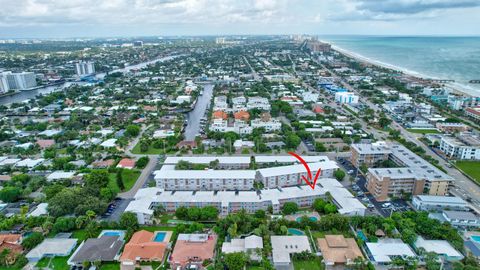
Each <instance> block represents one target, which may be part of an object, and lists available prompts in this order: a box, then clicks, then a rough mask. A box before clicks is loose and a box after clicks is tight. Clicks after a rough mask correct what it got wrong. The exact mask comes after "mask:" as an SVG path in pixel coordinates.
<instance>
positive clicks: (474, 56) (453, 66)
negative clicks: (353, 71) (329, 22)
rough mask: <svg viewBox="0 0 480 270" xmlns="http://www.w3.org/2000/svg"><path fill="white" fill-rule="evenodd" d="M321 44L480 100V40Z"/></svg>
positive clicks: (360, 39)
mask: <svg viewBox="0 0 480 270" xmlns="http://www.w3.org/2000/svg"><path fill="white" fill-rule="evenodd" d="M319 38H320V39H321V40H323V41H326V42H329V43H331V44H332V45H334V46H337V47H338V48H340V49H343V50H346V51H349V52H350V53H352V54H354V55H357V56H359V57H363V58H366V59H368V60H370V61H372V62H376V63H379V64H384V65H388V66H390V67H395V68H397V69H400V70H403V71H405V72H408V73H411V74H412V75H417V76H420V77H424V78H433V79H448V80H455V83H452V84H451V85H452V86H454V87H455V88H459V89H461V90H462V91H463V92H466V93H469V94H472V95H478V96H480V84H472V83H469V81H470V80H480V37H425V36H417V37H406V36H405V37H400V36H395V37H393V36H320V37H319Z"/></svg>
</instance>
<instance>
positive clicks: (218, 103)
mask: <svg viewBox="0 0 480 270" xmlns="http://www.w3.org/2000/svg"><path fill="white" fill-rule="evenodd" d="M227 109H228V103H227V97H226V96H216V97H215V98H214V99H213V111H226V110H227Z"/></svg>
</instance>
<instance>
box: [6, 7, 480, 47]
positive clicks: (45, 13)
mask: <svg viewBox="0 0 480 270" xmlns="http://www.w3.org/2000/svg"><path fill="white" fill-rule="evenodd" d="M479 7H480V0H448V1H447V0H315V1H312V0H242V1H240V0H103V1H99V0H0V38H1V37H6V36H15V35H16V33H17V32H18V33H20V32H22V35H28V33H34V34H35V36H42V35H43V36H44V35H46V34H47V35H49V34H53V33H58V35H64V33H68V34H69V35H75V34H76V35H82V34H86V35H91V34H95V33H98V35H109V34H116V35H122V33H123V32H126V31H127V30H128V31H129V32H128V33H129V34H130V35H146V34H148V35H157V34H164V33H167V34H173V35H176V34H178V35H183V34H205V33H208V34H215V33H218V34H226V33H235V34H248V33H255V34H262V33H263V34H269V33H275V34H277V33H287V34H288V33H307V32H313V33H318V32H321V31H322V30H323V31H324V32H327V33H330V32H338V33H342V29H341V28H342V27H343V29H347V30H348V32H349V33H359V32H361V31H364V28H363V27H365V23H367V24H369V25H368V26H369V27H374V28H377V29H379V31H384V30H385V29H387V28H384V27H386V23H390V24H392V25H393V24H395V27H396V28H397V29H400V30H402V29H408V26H409V25H414V24H416V23H417V22H419V21H423V22H434V21H435V27H439V26H443V27H444V28H448V27H450V26H452V22H453V21H455V20H458V21H461V20H466V19H471V20H472V23H471V24H473V25H475V22H477V25H478V24H480V23H478V18H477V17H478V16H477V15H476V14H478V12H480V8H479ZM458 13H461V15H460V16H461V18H459V17H458ZM439 18H440V19H442V20H443V22H439V21H438V20H439ZM442 23H443V25H442ZM390 26H391V25H390ZM465 27H466V25H465V24H463V25H459V26H458V27H457V28H458V29H465ZM450 28H451V27H450ZM42 29H43V30H42ZM390 29H393V28H390ZM390 29H389V30H390ZM113 30H115V33H113V32H112V31H113ZM347 30H345V31H347ZM414 30H415V29H414ZM41 31H44V32H41ZM122 31H123V32H122ZM459 31H460V30H459ZM469 31H470V32H471V30H469ZM370 32H372V30H368V33H370ZM132 33H133V34H132ZM475 33H476V34H478V33H479V32H478V30H475Z"/></svg>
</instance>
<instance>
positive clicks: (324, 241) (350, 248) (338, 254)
mask: <svg viewBox="0 0 480 270" xmlns="http://www.w3.org/2000/svg"><path fill="white" fill-rule="evenodd" d="M317 243H318V247H319V249H320V252H322V257H323V262H324V263H325V264H326V265H329V266H332V265H351V264H353V263H354V262H355V259H357V258H360V259H363V254H362V251H361V250H360V248H359V247H358V245H357V242H356V241H355V239H354V238H345V237H344V236H343V235H325V238H318V239H317Z"/></svg>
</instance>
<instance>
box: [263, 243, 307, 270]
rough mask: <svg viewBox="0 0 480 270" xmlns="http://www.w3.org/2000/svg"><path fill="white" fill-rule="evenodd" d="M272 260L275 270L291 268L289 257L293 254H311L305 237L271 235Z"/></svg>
mask: <svg viewBox="0 0 480 270" xmlns="http://www.w3.org/2000/svg"><path fill="white" fill-rule="evenodd" d="M271 241H272V259H273V266H274V267H275V268H276V269H284V268H285V269H288V268H289V267H290V268H291V267H292V260H291V256H292V255H293V254H295V253H301V252H312V250H311V248H310V242H309V241H308V238H307V236H293V235H292V236H286V235H281V236H280V235H272V236H271Z"/></svg>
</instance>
